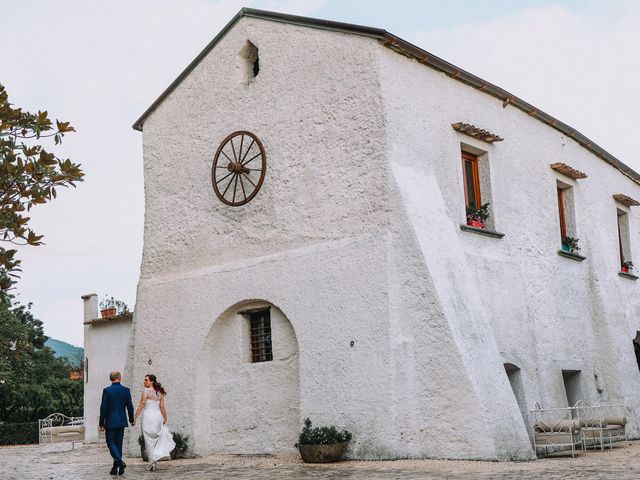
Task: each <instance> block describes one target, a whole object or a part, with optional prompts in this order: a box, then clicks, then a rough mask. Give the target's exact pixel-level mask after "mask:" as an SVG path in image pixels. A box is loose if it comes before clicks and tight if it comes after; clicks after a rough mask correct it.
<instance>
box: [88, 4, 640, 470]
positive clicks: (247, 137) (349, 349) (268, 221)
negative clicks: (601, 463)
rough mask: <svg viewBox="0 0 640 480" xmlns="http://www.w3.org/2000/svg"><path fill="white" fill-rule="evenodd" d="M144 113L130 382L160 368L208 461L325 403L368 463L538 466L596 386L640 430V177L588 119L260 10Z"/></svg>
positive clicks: (404, 48)
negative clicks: (603, 143)
mask: <svg viewBox="0 0 640 480" xmlns="http://www.w3.org/2000/svg"><path fill="white" fill-rule="evenodd" d="M550 88H551V86H550ZM134 128H136V129H137V130H140V131H141V132H142V141H143V146H144V177H145V202H146V210H145V227H144V252H143V259H142V267H141V275H140V281H139V284H138V291H137V301H136V308H135V313H134V316H133V321H132V323H131V326H130V340H129V346H128V350H127V354H126V355H127V358H126V362H125V363H126V369H125V377H126V378H125V383H126V382H129V383H130V384H132V385H138V384H139V383H140V381H141V379H142V378H143V377H144V375H145V374H146V373H154V374H156V375H157V376H158V378H159V380H160V381H161V382H162V384H163V385H164V386H165V387H166V388H167V391H168V396H167V408H168V411H169V426H170V428H171V429H172V430H175V431H180V432H182V433H184V434H187V435H189V436H190V438H191V442H192V447H193V448H194V452H195V453H197V454H206V453H211V452H229V453H274V452H285V451H291V450H293V449H294V443H295V442H296V441H297V435H298V432H299V430H300V427H301V425H302V421H303V419H304V418H306V417H310V418H311V419H312V421H313V422H314V423H315V424H335V425H338V426H340V427H342V428H346V429H348V430H349V431H351V432H352V433H353V441H352V442H351V444H350V447H349V451H348V457H350V458H360V459H393V458H401V457H403V458H406V457H434V458H463V459H497V460H506V459H516V460H517V459H530V458H534V457H535V454H534V450H533V448H532V444H531V438H530V434H531V429H532V424H531V418H530V415H529V411H530V409H531V408H532V406H533V404H534V402H539V403H540V404H542V405H544V406H549V407H551V406H558V407H562V406H567V405H569V404H573V403H574V402H575V401H576V400H577V399H585V400H586V401H588V402H590V403H592V404H600V403H615V404H624V405H625V409H626V411H625V414H626V415H627V417H628V419H629V424H628V425H627V428H628V431H629V433H630V434H631V436H637V435H638V433H639V432H638V414H639V413H640V370H639V367H638V362H637V360H636V355H635V353H634V346H635V345H636V342H635V339H636V335H637V334H638V331H640V297H639V295H638V294H639V292H640V284H639V283H638V282H637V281H636V280H637V277H636V276H635V275H633V270H632V269H631V270H630V269H629V264H628V262H630V261H631V260H632V259H636V258H638V259H640V215H639V214H638V210H640V209H636V208H634V207H635V205H637V204H638V202H637V201H636V200H635V199H640V175H639V174H638V173H636V172H635V171H633V170H632V169H630V168H629V167H627V166H626V165H625V164H623V163H622V162H621V161H620V160H618V159H616V158H614V157H613V156H612V155H611V154H609V153H608V152H607V151H605V150H604V149H603V148H601V147H600V146H598V145H597V144H596V143H594V142H593V141H592V140H590V139H588V138H586V137H585V136H583V135H582V134H580V133H579V132H577V131H575V130H574V129H573V128H571V127H570V126H568V125H565V124H564V123H562V122H561V121H559V120H557V119H555V118H553V117H551V116H550V115H548V114H546V113H544V112H542V111H540V110H538V109H536V108H535V107H534V106H532V105H529V104H528V103H526V102H525V101H523V100H521V99H520V98H518V97H517V96H515V95H512V94H511V93H509V92H506V91H504V90H503V89H501V88H499V87H497V86H495V85H492V84H490V83H489V82H486V81H484V80H482V79H480V78H478V77H476V76H474V75H472V74H471V73H468V72H465V71H464V70H461V69H459V68H457V67H455V66H454V65H451V64H450V63H447V62H446V61H444V60H442V59H440V58H438V57H435V56H433V55H431V54H430V53H428V52H426V51H424V50H422V49H420V48H418V47H416V46H414V45H412V44H410V43H408V42H406V41H404V40H402V39H401V38H398V37H396V36H394V35H392V34H390V33H388V32H386V31H384V30H380V29H376V28H369V27H363V26H357V25H349V24H343V23H337V22H331V21H325V20H318V19H312V18H303V17H297V16H291V15H284V14H280V13H272V12H265V11H259V10H253V9H242V10H241V11H240V12H239V13H238V14H237V15H236V16H235V17H234V18H233V19H232V20H231V22H229V24H228V25H227V26H226V27H225V28H224V29H223V30H222V31H221V32H220V33H219V34H218V35H217V36H216V37H215V38H214V39H213V41H212V42H211V43H210V44H209V45H208V46H206V48H205V49H204V50H203V51H202V53H200V55H198V57H197V58H196V59H195V60H194V61H193V62H192V63H191V64H190V65H189V66H188V67H187V68H186V70H185V71H184V72H183V73H182V74H181V75H180V76H179V77H178V78H177V79H176V80H175V81H174V82H173V83H172V84H171V85H170V86H169V88H168V89H167V90H166V91H165V92H164V93H163V94H162V95H161V96H160V97H159V98H158V100H156V102H155V103H154V104H153V105H151V107H150V108H149V109H148V110H147V111H146V112H145V113H144V114H143V115H142V117H141V118H140V119H139V120H138V121H137V122H136V123H135V125H134ZM486 204H488V206H486V207H485V210H487V213H488V217H485V216H480V217H474V216H473V215H471V216H469V217H468V216H467V209H469V211H470V212H472V211H473V209H476V210H478V209H480V210H481V208H480V207H482V206H483V205H486ZM562 239H565V240H564V244H565V245H564V246H563V245H562V244H563V240H562ZM572 239H578V241H577V245H578V247H579V250H577V249H576V248H573V249H571V248H570V247H575V246H576V244H575V242H573V244H572V242H571V240H572ZM623 270H624V271H623ZM91 354H92V353H91V351H90V349H87V357H89V356H91ZM90 361H92V362H94V363H95V362H99V359H93V360H92V359H90ZM134 392H136V390H135V388H134ZM136 445H137V444H136V439H135V438H132V442H131V451H132V452H133V451H135V450H136V448H137V446H136Z"/></svg>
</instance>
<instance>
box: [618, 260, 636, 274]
mask: <svg viewBox="0 0 640 480" xmlns="http://www.w3.org/2000/svg"><path fill="white" fill-rule="evenodd" d="M631 270H633V262H632V261H631V260H625V261H624V262H622V265H621V266H620V271H621V272H623V273H630V272H631Z"/></svg>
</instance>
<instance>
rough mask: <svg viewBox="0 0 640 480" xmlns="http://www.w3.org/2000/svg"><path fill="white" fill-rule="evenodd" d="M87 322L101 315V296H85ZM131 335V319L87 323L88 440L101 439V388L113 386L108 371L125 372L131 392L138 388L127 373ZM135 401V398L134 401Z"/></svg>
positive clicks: (86, 404) (85, 395)
mask: <svg viewBox="0 0 640 480" xmlns="http://www.w3.org/2000/svg"><path fill="white" fill-rule="evenodd" d="M82 298H83V300H84V320H85V322H88V321H92V320H95V319H97V318H99V314H98V297H97V296H96V295H95V294H90V295H85V296H83V297H82ZM130 337H131V320H130V319H129V320H126V319H121V318H118V319H115V320H111V321H102V322H98V323H94V324H85V325H84V356H85V362H87V364H88V368H87V369H85V378H84V382H85V383H84V417H85V433H84V436H85V441H86V442H89V443H93V442H97V441H99V440H100V438H99V432H98V422H99V419H100V402H101V400H102V390H103V389H104V388H105V387H108V386H109V385H111V380H109V373H111V372H112V371H114V370H117V371H119V372H122V374H123V375H122V384H123V385H125V386H127V387H129V388H131V392H132V395H133V396H134V397H135V392H136V391H137V390H138V388H137V385H134V383H135V382H134V380H133V379H132V378H130V377H128V376H127V375H126V374H125V363H126V360H127V348H128V347H129V342H130ZM141 389H142V387H140V390H141ZM133 401H134V402H135V398H134V400H133Z"/></svg>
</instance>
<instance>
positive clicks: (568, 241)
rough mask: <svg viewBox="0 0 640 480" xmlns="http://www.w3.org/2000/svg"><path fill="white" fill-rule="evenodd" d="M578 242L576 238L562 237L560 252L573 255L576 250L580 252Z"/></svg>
mask: <svg viewBox="0 0 640 480" xmlns="http://www.w3.org/2000/svg"><path fill="white" fill-rule="evenodd" d="M578 240H579V239H577V238H573V237H568V236H567V237H562V250H564V251H565V252H570V253H575V252H577V251H578V250H580V247H579V246H578Z"/></svg>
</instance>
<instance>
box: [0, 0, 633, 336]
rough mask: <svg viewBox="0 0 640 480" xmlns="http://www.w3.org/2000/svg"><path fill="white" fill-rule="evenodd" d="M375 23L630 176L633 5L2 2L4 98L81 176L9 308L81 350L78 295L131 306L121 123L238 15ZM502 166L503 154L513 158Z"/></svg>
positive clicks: (128, 161)
mask: <svg viewBox="0 0 640 480" xmlns="http://www.w3.org/2000/svg"><path fill="white" fill-rule="evenodd" d="M242 6H249V7H255V8H264V9H272V10H279V11H284V12H287V13H296V14H302V15H309V16H315V17H321V18H328V19H331V20H337V21H346V22H351V23H360V24H364V25H370V26H375V27H381V28H385V29H386V30H388V31H390V32H392V33H394V34H397V35H399V36H401V37H403V38H405V39H406V40H409V41H412V42H413V43H415V44H417V45H419V46H421V47H422V48H424V49H426V50H428V51H430V52H431V53H434V54H436V55H439V56H441V57H443V58H445V59H446V60H448V61H450V62H452V63H454V64H456V65H458V66H460V67H462V68H465V69H467V70H469V71H471V72H472V73H474V74H476V75H479V76H481V77H483V78H485V79H487V80H489V81H491V82H493V83H495V84H497V85H499V86H501V87H503V88H505V89H507V90H509V91H511V92H512V93H514V94H516V95H518V96H520V97H521V98H523V99H525V100H527V101H528V102H530V103H532V104H534V105H535V106H537V107H539V108H541V109H542V110H545V111H547V112H548V113H550V114H552V115H554V116H556V117H557V118H559V119H561V120H562V121H564V122H566V123H568V124H570V125H571V126H573V127H575V128H577V129H578V130H580V131H581V132H582V133H584V134H585V135H587V136H589V137H590V138H591V139H592V140H594V141H596V142H597V143H598V144H600V145H601V146H602V147H604V148H606V149H607V150H608V151H610V152H611V153H612V154H614V155H616V156H617V157H618V158H619V159H620V160H622V161H623V162H625V163H627V164H628V165H630V166H632V167H633V168H635V169H636V170H640V158H639V157H638V155H637V153H636V150H637V148H636V146H635V142H634V133H635V132H634V130H635V129H634V124H635V123H636V120H635V114H636V112H637V111H638V110H640V88H638V87H637V85H638V82H637V79H638V78H639V77H640V29H638V28H637V26H638V25H640V2H634V1H600V2H595V1H565V2H554V1H542V0H540V1H506V0H501V1H495V2H488V1H487V2H480V1H479V2H466V1H459V0H458V1H450V2H436V1H422V2H419V1H409V0H397V1H395V2H383V1H382V0H373V1H369V2H358V1H337V0H326V1H323V0H315V1H246V2H239V1H233V0H223V1H206V0H180V1H178V0H175V1H168V0H153V1H152V0H135V1H133V0H126V1H125V0H115V1H114V0H112V1H109V2H105V1H86V0H85V1H81V0H77V1H70V0H56V1H53V0H51V1H44V0H39V1H35V0H21V1H20V2H9V1H4V0H3V1H2V11H3V14H4V15H6V18H10V19H11V21H9V22H6V21H5V22H3V39H4V41H5V48H4V49H3V58H2V62H0V82H1V83H3V84H4V85H5V86H6V87H7V90H8V92H9V95H10V99H11V101H12V102H13V103H14V104H16V105H19V106H22V107H24V108H26V109H30V110H38V109H46V110H48V111H49V112H50V113H51V114H52V115H53V116H54V117H56V118H60V119H63V120H70V121H71V122H72V124H73V125H74V126H75V127H76V129H77V130H78V133H77V134H74V135H71V136H69V137H67V138H66V141H65V144H64V145H63V149H61V152H62V153H63V154H64V155H66V156H69V157H70V158H71V159H72V160H74V161H76V162H80V163H82V164H83V167H84V169H85V172H86V182H85V183H84V184H81V185H80V187H79V188H78V189H77V190H75V191H72V192H69V193H66V192H65V193H63V194H61V195H59V198H58V199H57V200H56V201H55V202H53V203H52V204H51V205H45V206H40V207H38V208H37V209H35V210H34V211H33V216H32V217H33V221H34V226H35V227H36V230H37V231H38V232H39V233H44V234H45V242H46V246H43V247H37V248H34V247H30V248H24V249H21V256H22V258H23V267H24V268H23V278H22V280H21V281H20V283H19V288H18V293H19V295H20V296H19V299H20V300H21V301H22V302H24V303H26V302H33V303H34V312H35V314H36V315H37V316H38V318H40V319H42V320H43V321H44V322H45V331H46V333H47V334H48V335H50V336H53V337H55V338H59V339H62V340H65V341H69V342H72V343H74V344H77V345H81V344H82V302H81V300H80V295H82V294H84V293H89V292H96V293H98V294H100V295H104V294H106V293H109V294H111V295H114V296H116V297H119V298H121V299H123V300H125V301H126V302H127V303H128V304H129V305H130V306H131V307H133V305H134V302H135V289H136V283H137V278H138V273H139V266H140V255H141V251H142V226H143V212H144V194H143V183H142V147H141V135H140V134H139V133H138V132H135V131H133V130H132V129H131V124H132V123H133V122H134V121H135V120H136V119H137V118H138V117H139V116H140V114H142V112H144V110H145V109H146V108H147V107H148V106H149V105H150V104H151V103H152V102H153V101H154V100H155V98H156V97H157V96H158V95H159V94H160V93H161V92H162V91H163V90H164V89H165V88H166V87H167V86H168V85H169V83H171V81H172V80H173V79H174V78H175V77H176V76H177V75H178V74H179V73H180V72H181V71H182V70H183V69H184V67H185V66H186V65H187V64H188V63H189V62H190V61H191V60H192V59H193V58H194V57H195V56H196V55H197V54H198V53H199V52H200V50H202V48H204V46H205V45H206V44H207V43H208V42H209V41H210V40H211V39H212V38H213V37H214V36H215V35H216V33H217V32H218V31H219V30H220V29H221V28H222V27H223V26H224V25H225V24H226V23H227V22H228V21H229V20H230V19H231V18H232V17H233V15H234V14H235V13H236V12H237V11H238V10H239V9H240V8H241V7H242ZM514 161H517V159H514Z"/></svg>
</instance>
